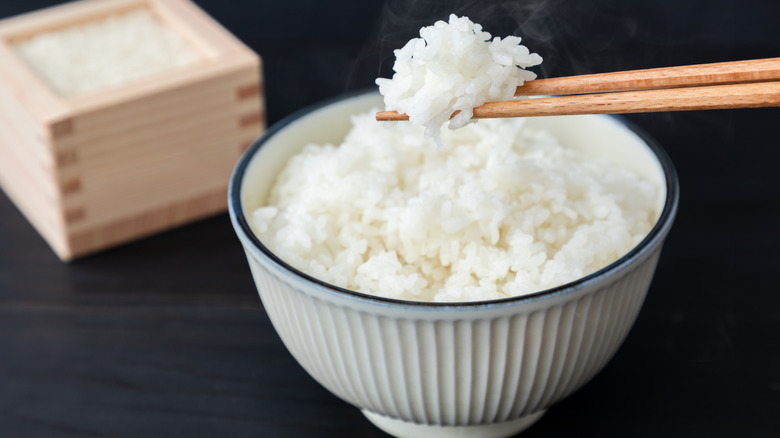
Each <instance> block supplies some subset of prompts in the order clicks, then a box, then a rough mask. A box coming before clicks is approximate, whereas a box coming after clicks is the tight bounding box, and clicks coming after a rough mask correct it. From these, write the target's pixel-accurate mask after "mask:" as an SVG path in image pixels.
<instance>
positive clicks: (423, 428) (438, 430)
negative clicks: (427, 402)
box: [363, 410, 546, 438]
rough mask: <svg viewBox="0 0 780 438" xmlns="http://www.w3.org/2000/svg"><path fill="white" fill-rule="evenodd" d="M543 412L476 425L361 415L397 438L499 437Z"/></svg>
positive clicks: (516, 430)
mask: <svg viewBox="0 0 780 438" xmlns="http://www.w3.org/2000/svg"><path fill="white" fill-rule="evenodd" d="M545 412H546V411H539V412H534V413H533V414H529V415H526V416H524V417H520V418H517V419H515V420H511V421H506V422H504V423H494V424H483V425H477V426H437V425H430V424H417V423H410V422H408V421H404V420H399V419H397V418H390V417H385V416H384V415H380V414H377V413H374V412H371V411H367V410H363V415H365V416H366V418H368V419H369V421H371V422H372V423H374V425H375V426H376V427H378V428H380V429H382V430H383V431H385V432H387V433H389V434H390V435H393V436H395V437H398V438H501V437H509V436H512V435H515V434H517V433H520V432H522V431H524V430H525V429H527V428H529V427H531V426H532V425H533V424H534V423H536V422H537V421H538V420H539V419H540V418H542V415H544V413H545Z"/></svg>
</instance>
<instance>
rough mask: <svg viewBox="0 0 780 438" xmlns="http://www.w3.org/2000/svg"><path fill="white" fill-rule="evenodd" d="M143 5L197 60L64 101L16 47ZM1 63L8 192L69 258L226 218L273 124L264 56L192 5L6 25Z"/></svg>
mask: <svg viewBox="0 0 780 438" xmlns="http://www.w3.org/2000/svg"><path fill="white" fill-rule="evenodd" d="M139 8H147V9H148V10H149V11H151V13H152V15H153V16H154V18H155V19H156V20H158V21H159V22H160V23H161V24H163V25H164V26H166V27H168V26H169V27H170V30H172V31H174V32H176V33H178V35H179V36H180V37H181V38H183V40H184V41H186V42H187V43H188V44H190V45H191V46H192V48H194V49H195V51H196V52H197V54H198V56H199V58H198V61H196V62H195V63H194V64H193V65H190V66H188V67H186V68H183V67H182V68H172V69H170V70H166V71H163V72H159V73H156V74H153V75H151V76H148V77H145V78H142V79H137V80H135V81H132V82H127V83H125V84H122V85H116V86H110V87H106V88H103V89H100V90H98V91H95V92H91V93H83V94H79V95H74V96H72V97H62V96H61V95H60V94H58V93H57V92H55V91H53V90H54V89H53V88H52V87H51V86H50V85H47V82H45V80H44V79H42V78H41V76H39V75H38V74H37V73H35V72H34V70H33V69H32V68H31V66H30V64H29V63H28V62H26V61H25V60H24V59H23V58H22V57H21V56H20V55H19V51H18V50H17V48H16V47H17V46H16V45H15V44H17V43H19V42H20V41H24V40H25V39H29V38H31V37H33V36H35V35H39V34H41V33H44V32H52V31H54V30H57V29H65V28H68V27H70V26H78V25H81V24H83V23H89V22H94V20H99V19H105V18H106V17H109V16H113V15H116V14H122V13H125V12H128V11H133V10H136V9H139ZM144 14H145V12H144ZM0 66H2V67H0V186H2V188H3V190H4V191H5V192H6V193H7V195H8V196H9V197H10V198H11V200H12V201H13V202H14V203H15V204H16V205H17V207H18V208H19V209H20V210H21V211H22V213H23V214H24V215H25V216H26V217H27V218H28V220H29V221H30V222H31V223H32V224H33V225H34V227H35V228H36V229H37V230H38V232H39V233H40V234H41V235H42V236H43V237H44V238H45V240H46V241H47V242H48V243H49V245H50V246H51V247H52V249H53V250H54V252H55V253H56V254H57V255H58V256H59V257H60V258H61V259H62V260H66V261H67V260H70V259H73V258H75V257H78V256H82V255H85V254H88V253H91V252H95V251H98V250H101V249H104V248H107V247H110V246H114V245H117V244H120V243H124V242H128V241H130V240H133V239H136V238H139V237H142V236H146V235H150V234H152V233H155V232H159V231H162V230H165V229H168V228H171V227H174V226H177V225H180V224H184V223H187V222H191V221H194V220H197V219H200V218H204V217H206V216H209V215H213V214H216V213H220V212H222V211H224V210H225V208H226V198H227V195H226V193H227V185H228V181H229V177H230V173H231V170H232V168H233V166H234V165H235V163H236V161H237V159H238V158H239V156H240V154H241V153H242V152H243V150H244V149H245V148H246V147H247V146H248V145H249V144H250V143H251V142H252V141H253V140H255V139H256V138H257V137H258V136H259V135H260V134H261V133H262V131H263V130H264V128H265V117H264V113H265V112H264V103H263V97H262V86H261V84H262V79H261V74H260V71H261V65H260V58H259V57H258V56H257V55H256V54H255V53H254V52H252V51H251V50H250V49H249V48H247V47H246V46H244V45H243V44H241V43H240V42H239V41H237V40H236V39H235V38H234V37H233V36H232V35H231V34H230V33H229V32H227V31H226V30H225V29H224V28H222V27H221V26H220V25H219V24H218V23H216V22H215V21H214V20H212V19H211V18H210V17H209V16H208V15H207V14H205V13H204V12H203V11H201V10H200V9H198V8H197V7H196V6H195V5H194V4H192V3H190V2H189V1H188V0H87V1H80V2H75V3H68V4H64V5H61V6H57V7H53V8H49V9H44V10H41V11H37V12H33V13H29V14H25V15H20V16H16V17H12V18H7V19H5V20H1V21H0Z"/></svg>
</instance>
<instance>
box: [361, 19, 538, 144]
mask: <svg viewBox="0 0 780 438" xmlns="http://www.w3.org/2000/svg"><path fill="white" fill-rule="evenodd" d="M420 37H421V38H414V39H412V40H410V41H409V42H408V43H407V44H406V45H405V46H404V47H403V48H401V49H399V50H396V51H395V52H394V53H395V58H396V60H395V64H394V65H393V70H394V71H395V73H394V74H393V77H392V79H384V78H379V79H377V80H376V84H377V85H379V92H380V93H381V94H382V95H383V96H384V98H385V109H386V110H388V111H398V112H399V113H404V114H406V115H408V116H409V121H410V122H411V123H412V124H413V125H420V126H423V127H425V136H426V138H434V139H435V140H436V141H437V143H439V144H440V145H441V141H440V135H439V133H440V131H441V127H442V126H443V125H444V124H445V123H447V121H448V120H449V119H450V117H451V116H452V114H453V113H454V112H455V111H460V112H459V113H458V114H457V115H455V116H454V117H453V118H452V120H451V121H450V122H449V127H450V128H452V129H454V128H459V127H461V126H463V125H465V124H466V123H468V122H469V120H470V119H471V116H472V115H473V109H474V107H477V106H479V105H482V104H483V103H485V102H489V101H498V100H510V99H512V98H513V96H514V94H515V89H516V88H517V87H518V86H520V85H523V83H524V82H525V81H530V80H533V79H535V78H536V74H535V73H533V72H531V71H528V70H524V69H525V68H528V67H532V66H535V65H539V64H541V62H542V57H541V56H539V55H537V54H536V53H530V52H529V50H528V48H526V47H525V46H523V45H521V44H520V41H521V39H520V38H519V37H516V36H509V37H506V38H505V39H501V37H495V38H493V39H492V40H491V35H490V34H489V33H488V32H485V31H483V30H482V26H481V25H479V24H475V23H473V22H472V21H471V20H469V19H468V18H467V17H457V16H456V15H450V17H449V22H444V21H438V22H436V23H435V24H434V25H433V26H429V27H424V28H422V29H420Z"/></svg>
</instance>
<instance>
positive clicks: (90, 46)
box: [14, 8, 200, 97]
mask: <svg viewBox="0 0 780 438" xmlns="http://www.w3.org/2000/svg"><path fill="white" fill-rule="evenodd" d="M14 47H15V48H16V51H17V53H18V54H19V55H20V56H21V57H22V59H24V60H25V61H26V62H27V64H28V65H29V66H30V67H31V68H32V69H33V70H34V71H35V72H36V73H37V74H38V75H39V76H40V77H41V78H42V79H43V80H44V81H45V82H46V83H47V84H48V85H49V86H51V87H52V88H53V89H54V91H55V92H57V94H59V95H60V96H63V97H70V96H75V95H78V94H83V93H87V92H91V91H95V90H101V89H103V88H106V87H110V86H116V85H121V84H125V83H128V82H131V81H134V80H137V79H140V78H143V77H147V76H150V75H153V74H155V73H159V72H162V71H165V70H168V69H172V68H176V67H184V66H188V65H192V64H194V63H196V62H198V61H199V60H200V55H199V54H198V53H197V52H196V51H195V50H194V49H193V48H191V47H190V46H189V44H188V43H187V41H185V40H184V39H183V38H182V37H180V36H179V35H178V34H176V33H175V32H174V31H173V30H172V29H169V28H168V27H167V26H165V25H163V24H162V23H160V22H159V21H158V20H157V19H156V18H155V17H154V16H153V15H152V13H151V11H149V10H147V9H145V8H141V9H137V10H133V11H130V12H126V13H120V14H114V15H110V16H108V17H106V18H103V19H99V20H94V21H89V22H86V23H83V24H79V25H74V26H70V27H66V28H63V29H59V30H53V31H50V32H44V33H40V34H37V35H35V36H33V37H31V38H29V39H26V40H22V41H19V42H18V43H16V44H15V45H14Z"/></svg>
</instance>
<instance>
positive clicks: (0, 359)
mask: <svg viewBox="0 0 780 438" xmlns="http://www.w3.org/2000/svg"><path fill="white" fill-rule="evenodd" d="M52 3H53V2H52V1H44V0H31V1H29V2H14V3H11V2H2V3H0V17H5V16H9V15H12V14H15V13H19V12H24V11H28V10H32V9H34V8H37V7H41V6H45V5H47V4H52ZM408 3H409V4H413V2H408ZM471 3H478V4H479V6H480V8H479V10H480V11H483V12H484V13H485V14H486V15H485V16H483V17H480V16H479V14H480V13H483V12H479V11H477V10H476V9H468V8H467V7H466V6H463V5H465V4H466V2H461V3H459V2H453V1H449V2H441V3H436V4H435V5H433V4H432V5H431V6H430V10H428V13H430V14H433V13H437V14H439V15H437V16H436V18H437V19H438V18H444V17H446V15H444V14H445V13H446V12H451V11H452V10H456V9H457V11H458V12H460V13H463V14H466V15H470V16H472V18H474V19H475V20H476V21H480V22H483V24H485V28H486V29H487V30H488V31H491V32H492V33H494V34H495V35H505V34H506V33H508V32H512V31H513V30H514V23H505V22H504V20H501V19H499V20H496V24H495V25H493V26H490V25H488V20H487V18H488V16H489V15H490V13H492V14H493V16H496V15H497V14H498V15H500V14H499V12H500V10H498V9H493V10H492V12H491V11H487V10H485V9H486V8H485V4H486V3H485V2H471ZM563 3H565V4H566V7H565V8H563V7H561V8H560V9H559V10H558V11H557V12H558V15H556V16H555V17H557V18H556V21H555V22H556V23H559V24H560V23H563V22H565V23H568V25H569V26H570V27H569V28H565V29H562V30H560V32H557V33H555V35H554V36H555V37H554V38H552V39H550V40H547V39H545V38H544V37H545V36H544V35H539V34H537V33H533V32H528V34H529V35H531V36H529V37H528V38H527V39H526V40H525V42H526V43H527V44H528V45H529V46H531V45H532V44H535V45H534V46H532V47H531V48H532V49H533V50H534V51H538V52H539V53H542V54H543V55H544V56H545V58H546V59H545V64H546V65H548V67H546V68H548V69H549V71H543V73H544V74H545V75H546V76H548V77H552V76H562V75H570V74H582V73H590V72H594V73H595V72H603V71H616V70H625V69H629V68H643V67H651V66H663V65H684V64H692V63H703V62H719V61H730V60H737V59H745V58H759V57H773V56H779V54H780V43H779V41H780V29H779V28H778V26H777V25H776V17H777V16H778V14H780V3H774V2H764V1H759V0H744V1H742V2H739V3H737V4H735V3H734V2H730V1H726V0H714V1H713V2H710V3H708V5H707V7H706V8H705V9H702V8H701V3H700V2H695V1H692V0H675V1H672V0H663V1H658V2H624V1H619V0H605V1H603V2H599V5H598V7H596V6H594V2H563ZM563 3H559V2H554V1H551V2H545V4H547V5H549V6H555V5H557V4H563ZM575 3H576V4H575ZM580 3H582V4H584V3H587V4H588V6H587V7H585V6H584V5H583V6H578V4H580ZM198 4H200V5H201V6H202V7H203V8H204V9H205V10H206V11H207V12H209V13H210V14H212V16H214V17H215V18H216V19H217V20H219V21H220V22H221V23H222V24H223V25H224V26H225V27H226V28H228V29H230V30H231V31H232V32H234V33H235V34H236V35H237V36H238V37H239V38H240V39H242V40H243V41H244V42H245V43H247V44H248V45H249V46H250V47H252V48H254V49H255V50H257V51H258V52H259V53H260V54H261V55H262V56H263V57H264V62H265V64H264V65H265V67H264V68H265V73H266V84H267V85H266V86H267V90H266V91H267V99H268V101H267V104H268V117H269V122H271V123H273V122H276V121H279V120H280V119H281V118H283V117H284V116H286V115H288V114H291V113H292V112H294V111H295V110H297V109H300V108H302V107H304V106H306V105H308V104H312V103H315V102H318V101H320V100H322V99H324V98H328V97H330V96H336V95H339V94H341V93H343V92H345V91H349V90H354V89H359V88H364V87H367V86H370V85H371V84H372V81H373V79H374V78H375V77H376V75H377V74H379V73H380V72H381V73H382V74H383V75H385V76H387V75H388V74H389V73H390V72H389V65H388V64H387V56H391V54H390V55H388V51H390V50H392V48H395V47H396V41H402V40H403V39H404V38H406V39H408V37H410V36H412V35H413V32H411V31H410V32H407V33H400V32H399V33H392V32H389V31H388V29H391V28H392V26H389V25H388V26H386V25H380V24H377V22H378V20H379V18H377V17H379V16H380V15H379V14H380V12H381V10H382V8H381V7H380V5H379V3H376V4H374V3H373V2H359V1H357V2H350V1H347V0H339V1H334V2H322V1H314V0H301V1H291V2H238V1H232V0H222V1H217V0H204V1H199V2H198ZM403 4H404V5H406V3H403ZM459 5H460V6H459ZM445 6H446V7H445ZM436 8H439V9H436ZM393 11H394V12H395V15H393V16H395V17H396V18H398V19H397V20H396V21H395V22H396V23H399V22H405V21H403V20H404V19H405V18H404V16H403V14H401V13H402V12H404V11H407V12H408V13H412V12H414V13H415V14H422V12H420V9H415V8H412V7H409V8H406V9H404V8H401V9H399V8H396V9H393ZM489 12H490V13H489ZM532 12H533V11H532ZM537 12H538V11H537ZM670 12H673V14H670ZM399 14H400V15H399ZM537 16H538V15H537ZM548 18H549V17H548ZM323 21H325V22H327V23H323ZM432 21H433V20H431V19H430V17H427V18H426V19H425V20H422V19H420V20H418V21H417V22H414V24H415V25H416V26H417V28H419V26H420V25H421V24H430V22H432ZM409 22H410V23H411V22H413V20H411V19H410V20H409ZM608 25H609V26H608ZM610 26H611V27H610ZM507 29H508V30H507ZM381 32H388V33H386V34H384V38H379V37H378V36H377V35H378V34H379V33H381ZM315 37H316V38H315ZM380 42H381V44H380ZM293 49H295V50H293ZM380 51H381V54H380V53H379V52H380ZM583 51H584V53H587V54H588V56H577V54H578V53H583ZM571 60H578V62H576V63H575V62H569V61H571ZM580 61H582V62H580ZM586 61H587V62H586ZM314 72H316V74H314ZM629 119H630V120H631V121H633V122H634V123H636V124H637V125H638V126H640V127H641V128H642V129H643V130H645V131H647V132H648V133H649V134H650V135H651V136H652V137H654V138H655V139H656V140H657V141H658V142H659V143H660V144H661V145H663V146H664V148H665V149H666V150H667V151H668V153H669V154H670V156H671V157H672V159H673V161H674V163H675V165H676V167H677V171H678V173H679V176H680V180H681V203H680V211H679V216H678V220H677V221H676V223H675V226H674V228H673V229H672V232H671V234H670V236H669V239H668V241H667V244H666V246H665V248H664V252H663V255H662V257H661V262H660V264H659V266H658V271H657V275H656V277H655V280H654V283H653V285H652V287H651V290H650V293H649V295H648V298H647V301H646V302H645V305H644V307H643V309H642V311H641V313H640V315H639V318H638V320H637V323H636V325H635V326H634V328H633V330H632V331H631V333H630V334H629V336H628V338H627V339H626V341H625V343H624V344H623V346H622V347H621V349H620V350H619V351H618V352H617V354H616V355H615V357H614V358H613V360H612V361H611V362H610V363H609V364H608V365H607V367H606V368H605V369H604V370H603V371H602V372H601V373H600V374H599V375H598V376H596V378H595V379H594V380H593V381H592V382H590V383H589V384H587V385H586V386H585V387H583V388H582V389H581V390H579V391H578V392H577V393H575V394H574V395H572V396H571V397H569V398H568V399H566V400H564V401H563V402H561V403H560V404H558V405H556V406H554V407H553V408H551V409H550V411H549V412H548V413H547V414H546V415H545V416H544V417H543V418H542V419H541V420H540V421H539V423H537V424H536V425H534V426H533V427H532V428H531V429H529V430H527V431H526V432H524V433H523V434H522V435H521V436H522V437H523V438H539V437H569V436H576V437H598V438H607V437H629V436H630V437H664V438H667V437H693V436H707V437H710V438H712V437H742V436H745V437H759V438H764V437H767V438H769V437H778V436H780V417H779V416H778V413H780V345H779V344H778V341H777V340H776V337H777V336H776V335H777V333H778V332H780V269H778V267H780V251H778V248H780V227H778V224H780V171H779V170H780V143H779V140H778V134H777V124H778V121H779V120H780V109H745V110H717V111H707V112H699V111H693V112H686V113H656V114H641V115H633V116H630V117H629ZM385 436H386V435H384V434H383V433H381V432H380V431H378V430H377V429H376V428H374V427H373V426H372V425H371V424H370V423H368V421H366V420H365V419H364V418H363V416H362V415H361V414H360V413H359V412H358V411H357V410H356V409H354V408H352V407H350V406H348V405H347V404H345V403H343V402H342V401H340V400H339V399H337V398H335V397H334V396H332V395H331V394H329V393H328V392H327V391H325V390H324V389H322V387H321V386H319V385H318V384H317V383H316V382H314V381H313V380H312V379H311V378H310V377H309V376H308V375H307V374H306V373H305V372H304V371H303V369H302V368H301V367H300V366H298V365H297V363H296V362H295V360H294V359H293V358H292V357H291V356H290V355H289V353H288V352H287V350H286V349H285V348H284V346H283V344H282V342H281V340H280V339H279V337H278V336H277V335H276V333H275V331H274V330H273V327H272V326H271V324H270V322H269V320H268V317H267V315H266V314H265V312H264V311H263V307H262V303H261V302H260V301H259V299H258V298H257V294H256V292H255V289H254V285H253V283H252V279H251V276H250V273H249V269H248V267H247V264H246V261H245V259H244V254H243V252H242V250H241V247H240V245H239V243H238V239H237V238H236V237H235V236H234V233H233V230H232V228H231V226H230V223H229V220H228V218H227V216H225V215H222V216H218V217H215V218H212V219H208V220H205V221H202V222H198V223H196V224H192V225H188V226H186V227H183V228H179V229H176V230H173V231H169V232H166V233H164V234H160V235H157V236H154V237H150V238H147V239H144V240H141V241H138V242H135V243H132V244H129V245H125V246H122V247H119V248H116V249H112V250H109V251H106V252H103V253H99V254H96V255H93V256H89V257H86V258H84V259H82V260H78V261H76V262H73V263H71V264H63V263H62V262H60V261H59V260H58V259H57V258H56V256H55V255H54V254H53V253H52V252H51V250H50V249H49V248H48V247H47V246H46V244H45V243H44V241H43V239H42V238H41V237H40V236H39V235H38V234H37V233H36V232H35V231H34V229H33V228H32V226H30V225H29V224H28V223H27V221H26V220H25V219H24V218H23V216H22V215H21V214H20V213H19V211H18V210H17V209H16V208H15V207H14V206H13V204H11V203H10V201H9V200H8V198H7V197H6V196H5V195H4V194H2V193H0V437H4V438H5V437H22V438H26V437H32V438H37V437H45V438H49V437H55V438H58V437H144V438H146V437H151V438H156V437H161V438H178V437H186V438H197V437H284V438H304V437H307V438H309V437H315V438H318V437H327V438H330V437H369V438H371V437H385Z"/></svg>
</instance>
